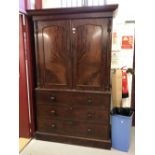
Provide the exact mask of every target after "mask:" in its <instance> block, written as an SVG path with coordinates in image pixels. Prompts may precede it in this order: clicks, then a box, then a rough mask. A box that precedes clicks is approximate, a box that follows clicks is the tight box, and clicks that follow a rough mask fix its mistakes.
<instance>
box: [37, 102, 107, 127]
mask: <svg viewBox="0 0 155 155" xmlns="http://www.w3.org/2000/svg"><path fill="white" fill-rule="evenodd" d="M37 118H39V119H55V118H59V119H71V120H87V121H94V122H102V123H104V124H107V123H108V121H109V112H108V111H105V110H104V108H102V107H100V108H98V107H88V106H70V105H45V104H38V105H37Z"/></svg>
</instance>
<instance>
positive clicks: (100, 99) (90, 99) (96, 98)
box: [35, 90, 110, 109]
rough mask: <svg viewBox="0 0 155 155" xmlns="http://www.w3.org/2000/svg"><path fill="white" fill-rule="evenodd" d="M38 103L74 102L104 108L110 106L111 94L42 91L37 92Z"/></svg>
mask: <svg viewBox="0 0 155 155" xmlns="http://www.w3.org/2000/svg"><path fill="white" fill-rule="evenodd" d="M35 100H36V103H37V104H52V105H53V104H55V105H56V104H67V105H68V104H72V105H73V104H74V105H89V106H91V105H92V106H93V105H94V106H96V105H98V106H99V105H101V106H103V107H104V109H109V107H110V94H104V93H103V94H101V93H99V94H97V93H87V92H74V91H70V92H65V91H40V90H37V91H36V93H35Z"/></svg>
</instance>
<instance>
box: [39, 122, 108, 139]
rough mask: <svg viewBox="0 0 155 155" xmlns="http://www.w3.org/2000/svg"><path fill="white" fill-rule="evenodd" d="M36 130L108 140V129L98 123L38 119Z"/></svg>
mask: <svg viewBox="0 0 155 155" xmlns="http://www.w3.org/2000/svg"><path fill="white" fill-rule="evenodd" d="M37 130H38V131H40V132H48V133H55V134H63V135H69V136H79V137H86V138H98V139H108V138H109V134H108V127H107V126H104V125H103V124H98V123H87V122H80V121H69V120H68V121H62V120H49V119H46V120H45V119H39V120H38V123H37Z"/></svg>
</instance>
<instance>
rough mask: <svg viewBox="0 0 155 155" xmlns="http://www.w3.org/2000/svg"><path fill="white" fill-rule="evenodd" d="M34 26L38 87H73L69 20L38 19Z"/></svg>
mask: <svg viewBox="0 0 155 155" xmlns="http://www.w3.org/2000/svg"><path fill="white" fill-rule="evenodd" d="M34 27H35V32H36V34H35V55H36V71H37V77H36V78H37V79H36V81H37V87H39V88H64V89H67V88H71V87H72V68H71V66H72V65H71V59H72V54H71V53H70V51H71V50H70V33H69V31H70V29H69V21H68V20H56V21H38V22H36V23H35V26H34Z"/></svg>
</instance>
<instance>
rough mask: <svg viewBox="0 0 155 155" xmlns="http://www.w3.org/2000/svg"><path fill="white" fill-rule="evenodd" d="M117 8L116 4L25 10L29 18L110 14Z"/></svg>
mask: <svg viewBox="0 0 155 155" xmlns="http://www.w3.org/2000/svg"><path fill="white" fill-rule="evenodd" d="M117 8H118V4H113V5H104V6H93V7H92V6H91V7H89V6H88V7H72V8H54V9H38V10H27V13H28V15H30V16H43V15H61V14H76V13H93V12H94V13H104V12H106V13H110V14H109V15H111V16H112V15H113V14H112V13H113V12H114V11H115V10H116V9H117Z"/></svg>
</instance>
